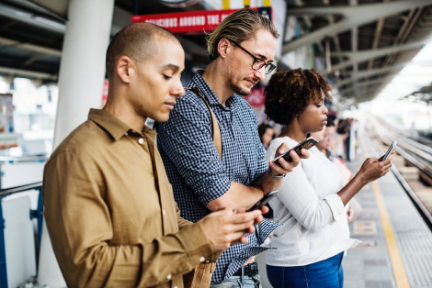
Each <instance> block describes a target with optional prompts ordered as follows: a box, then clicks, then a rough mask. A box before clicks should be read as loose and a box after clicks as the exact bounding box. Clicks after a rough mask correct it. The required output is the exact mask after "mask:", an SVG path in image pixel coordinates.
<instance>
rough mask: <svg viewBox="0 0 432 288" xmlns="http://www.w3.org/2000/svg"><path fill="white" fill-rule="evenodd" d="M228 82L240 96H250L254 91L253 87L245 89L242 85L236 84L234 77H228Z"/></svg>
mask: <svg viewBox="0 0 432 288" xmlns="http://www.w3.org/2000/svg"><path fill="white" fill-rule="evenodd" d="M228 84H229V85H230V88H231V89H232V90H233V91H234V92H235V93H236V94H238V95H240V96H249V95H250V94H251V92H252V88H251V89H249V90H247V91H245V90H244V89H242V88H241V87H240V86H238V85H236V84H235V83H234V79H233V78H232V77H228Z"/></svg>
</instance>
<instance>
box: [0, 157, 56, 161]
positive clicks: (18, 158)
mask: <svg viewBox="0 0 432 288" xmlns="http://www.w3.org/2000/svg"><path fill="white" fill-rule="evenodd" d="M46 160H48V156H0V162H10V161H14V162H31V161H46Z"/></svg>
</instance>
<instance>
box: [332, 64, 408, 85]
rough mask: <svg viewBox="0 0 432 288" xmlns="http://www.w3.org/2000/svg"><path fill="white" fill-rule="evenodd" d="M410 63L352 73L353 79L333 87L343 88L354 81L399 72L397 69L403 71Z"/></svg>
mask: <svg viewBox="0 0 432 288" xmlns="http://www.w3.org/2000/svg"><path fill="white" fill-rule="evenodd" d="M408 63H409V62H405V63H402V64H398V65H394V66H389V67H384V68H376V69H372V70H361V71H359V72H357V73H352V74H351V78H348V79H344V80H341V81H337V82H335V83H334V84H333V86H334V87H341V86H343V85H346V84H349V83H351V82H352V81H354V80H358V79H362V78H365V77H370V76H374V75H378V74H382V73H386V72H390V71H393V70H397V69H402V68H404V67H405V66H406V65H407V64H408Z"/></svg>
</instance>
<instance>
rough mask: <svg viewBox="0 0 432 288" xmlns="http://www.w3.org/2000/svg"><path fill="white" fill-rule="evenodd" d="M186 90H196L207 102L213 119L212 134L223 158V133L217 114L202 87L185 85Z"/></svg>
mask: <svg viewBox="0 0 432 288" xmlns="http://www.w3.org/2000/svg"><path fill="white" fill-rule="evenodd" d="M184 89H186V90H190V91H192V92H194V93H195V94H196V95H198V96H199V97H200V98H201V99H202V100H203V101H204V103H205V104H206V106H207V108H208V110H209V111H210V115H211V121H212V136H213V142H214V145H215V147H216V150H217V152H218V153H219V157H220V158H221V159H222V135H221V131H220V128H219V123H218V122H217V119H216V116H215V115H214V113H213V111H212V109H211V108H210V104H209V103H208V101H207V99H206V98H205V97H204V96H202V94H201V89H200V88H199V87H198V86H195V87H192V88H187V87H184Z"/></svg>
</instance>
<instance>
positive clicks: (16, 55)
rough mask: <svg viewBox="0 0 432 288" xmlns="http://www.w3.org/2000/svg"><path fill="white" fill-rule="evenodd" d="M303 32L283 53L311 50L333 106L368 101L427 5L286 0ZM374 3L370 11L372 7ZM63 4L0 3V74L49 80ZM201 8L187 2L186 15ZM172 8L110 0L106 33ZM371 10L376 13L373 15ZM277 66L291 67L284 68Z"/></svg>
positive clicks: (412, 41)
mask: <svg viewBox="0 0 432 288" xmlns="http://www.w3.org/2000/svg"><path fill="white" fill-rule="evenodd" d="M286 2H287V5H288V9H287V11H288V14H287V16H292V17H296V18H297V19H298V20H299V22H300V23H301V26H302V28H303V30H304V31H305V32H304V33H303V35H301V36H300V37H298V38H296V39H292V40H290V41H285V42H284V46H283V51H284V52H285V53H289V52H291V51H294V50H295V49H297V48H299V47H302V46H304V45H313V46H314V49H315V51H316V56H319V57H321V58H322V59H324V62H325V64H326V65H325V66H326V69H327V71H323V73H324V74H326V75H327V76H328V77H329V78H330V79H331V80H332V81H333V85H334V87H336V88H338V90H339V93H340V99H341V101H346V100H349V99H351V101H355V102H363V101H367V100H371V99H373V98H374V97H376V96H377V95H378V94H379V92H380V91H381V90H382V89H383V88H384V87H385V86H386V85H387V84H388V83H389V82H390V81H391V80H392V78H393V77H394V76H395V75H396V74H397V73H398V72H399V71H400V70H401V69H402V68H403V67H404V65H405V64H406V63H407V62H409V61H410V60H411V59H412V58H413V57H414V56H415V55H416V54H417V53H418V52H419V51H420V50H421V48H422V47H423V46H424V45H425V44H426V43H427V38H428V37H429V36H430V33H431V31H432V0H392V1H390V0H287V1H286ZM374 5H375V6H374ZM67 6H68V0H56V1H50V0H33V1H29V0H0V75H3V76H6V78H7V77H13V76H22V77H28V78H33V79H42V81H43V82H49V81H56V79H57V76H58V71H59V66H60V58H61V50H62V43H63V36H64V32H65V30H66V25H65V23H66V22H67ZM201 9H204V7H203V5H202V4H195V5H193V6H190V7H188V8H187V10H201ZM174 11H178V9H174V8H170V7H166V6H164V5H162V4H160V3H159V2H157V1H155V0H146V1H140V0H138V1H134V0H116V1H115V9H114V15H113V25H112V29H111V32H112V34H115V33H116V32H117V31H119V30H120V29H121V28H122V27H123V26H125V25H127V24H128V23H129V22H130V16H131V15H132V14H155V13H168V12H174ZM377 11H378V12H377ZM180 41H181V42H182V44H183V45H184V46H185V50H187V51H194V52H193V53H192V54H191V55H190V56H191V57H192V58H191V60H193V61H197V62H205V61H206V60H205V59H206V52H205V50H204V49H203V37H202V36H193V37H192V36H188V37H180ZM281 67H284V68H295V67H286V66H282V65H281Z"/></svg>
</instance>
